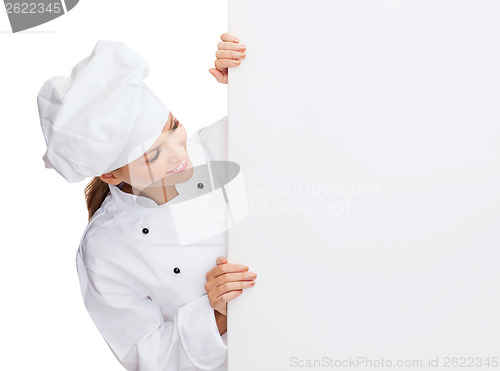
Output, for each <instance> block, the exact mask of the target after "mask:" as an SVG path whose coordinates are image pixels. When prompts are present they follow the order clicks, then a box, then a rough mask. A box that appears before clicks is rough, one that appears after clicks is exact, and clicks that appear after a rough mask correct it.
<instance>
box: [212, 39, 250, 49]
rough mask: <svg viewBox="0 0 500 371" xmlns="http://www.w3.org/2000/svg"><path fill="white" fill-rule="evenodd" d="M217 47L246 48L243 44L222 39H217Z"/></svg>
mask: <svg viewBox="0 0 500 371" xmlns="http://www.w3.org/2000/svg"><path fill="white" fill-rule="evenodd" d="M217 48H218V49H220V50H246V48H247V47H246V46H245V45H243V44H235V43H228V42H224V41H219V43H218V44H217Z"/></svg>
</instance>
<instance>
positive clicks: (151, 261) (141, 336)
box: [38, 41, 248, 371]
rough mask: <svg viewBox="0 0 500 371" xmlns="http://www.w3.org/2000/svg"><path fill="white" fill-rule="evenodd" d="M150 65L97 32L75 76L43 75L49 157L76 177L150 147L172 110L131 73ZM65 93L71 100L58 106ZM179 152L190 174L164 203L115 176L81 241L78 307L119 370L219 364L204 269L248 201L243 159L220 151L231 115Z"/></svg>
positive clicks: (223, 350)
mask: <svg viewBox="0 0 500 371" xmlns="http://www.w3.org/2000/svg"><path fill="white" fill-rule="evenodd" d="M116 64H119V68H118V72H117V69H116V66H115V65H116ZM138 66H139V67H142V69H141V68H138ZM106 69H107V72H108V73H104V72H103V70H104V71H106ZM120 69H121V70H120ZM130 71H134V72H132V73H131V72H130ZM146 75H147V65H146V64H145V62H144V61H143V60H142V59H141V58H140V57H138V55H136V54H135V53H134V52H133V51H131V50H130V49H129V48H128V47H126V46H125V45H124V44H122V43H116V42H110V41H99V42H98V44H97V45H96V47H95V48H94V51H93V52H92V54H91V56H89V57H87V58H86V59H84V60H82V61H81V62H80V63H79V64H78V65H77V66H75V68H74V69H73V72H72V77H71V79H67V78H66V80H62V78H60V80H61V81H59V80H58V79H57V78H53V79H51V80H48V81H47V83H46V84H45V85H44V87H43V88H42V90H41V92H40V94H39V98H38V104H39V110H40V118H41V123H42V129H43V130H44V134H45V137H46V141H47V146H48V150H47V152H46V154H45V155H44V160H45V164H46V167H48V168H54V169H56V170H57V171H58V172H59V173H60V174H61V175H62V176H63V177H65V178H66V179H67V180H68V181H70V182H74V181H78V180H80V179H83V178H85V177H86V176H98V175H100V174H102V173H105V172H106V171H111V170H113V169H115V168H116V166H117V164H118V166H123V165H124V164H125V163H128V162H130V158H129V156H128V154H129V153H130V152H131V151H132V148H137V145H138V144H139V143H140V144H141V145H142V146H144V145H146V147H145V148H148V147H149V146H150V145H151V144H152V143H153V141H154V139H155V137H158V135H159V134H160V132H161V130H162V127H161V126H162V125H161V123H163V125H164V124H165V122H166V117H168V116H165V113H167V114H168V110H165V107H164V106H163V104H161V102H159V100H158V99H157V98H156V97H154V95H153V94H152V92H151V91H150V90H149V89H147V87H146V86H145V85H144V84H143V83H142V82H141V83H139V81H141V80H142V78H144V77H145V76H146ZM95 77H98V79H97V80H95V79H94V80H93V78H95ZM103 79H104V80H106V79H107V82H106V81H104V82H103V81H102V80H103ZM106 84H112V85H114V89H109V87H106ZM96 87H97V91H96ZM120 90H121V92H120ZM82 92H85V94H82ZM96 93H97V94H96ZM99 93H100V94H101V95H100V97H99V99H95V98H93V97H96V96H99ZM130 94H131V95H132V96H130ZM82 97H83V98H82ZM88 97H90V98H88ZM76 98H78V99H76ZM103 98H105V99H103ZM124 98H125V100H124ZM47 102H48V103H47ZM67 102H71V103H72V104H73V105H74V106H75V107H76V108H75V107H72V108H71V107H70V108H69V109H67V110H66V111H64V110H63V108H64V107H65V105H66V106H68V104H67ZM89 102H90V103H89ZM103 102H105V103H103ZM137 102H140V103H137ZM92 105H94V106H92ZM137 105H140V107H136V106H137ZM109 106H111V107H112V109H113V112H116V110H117V109H118V110H119V109H121V110H123V111H124V112H119V113H118V115H119V116H120V118H121V119H122V120H124V121H119V120H116V118H115V116H114V115H113V114H112V113H110V114H107V112H109V111H108V108H109ZM82 107H84V108H85V110H82ZM144 110H146V111H147V112H144ZM75 111H78V112H79V115H75V114H68V113H74V112H75ZM89 112H90V114H86V113H89ZM96 112H99V113H100V114H101V115H100V116H98V115H97V114H96ZM131 112H132V113H131ZM127 113H129V115H128V116H127ZM82 116H83V117H82ZM103 117H104V118H103ZM155 117H156V118H157V120H156V122H155V124H151V121H150V120H151V118H155ZM125 118H128V119H129V121H127V120H126V119H125ZM148 125H149V128H147V127H145V126H148ZM82 126H83V127H84V128H85V129H86V130H82ZM138 126H139V128H138ZM152 126H154V127H152ZM63 129H66V130H63ZM154 133H156V134H154ZM132 134H134V135H132ZM151 135H152V137H150V136H151ZM106 136H108V138H105V137H106ZM68 138H69V140H68ZM64 139H65V140H64ZM106 140H107V142H106ZM68 141H69V142H70V143H71V144H73V145H77V148H76V150H74V151H73V152H72V151H71V150H70V147H68V144H67V143H68ZM82 142H83V143H82ZM110 143H111V144H110ZM75 151H76V153H75ZM78 151H84V152H83V153H78ZM187 152H188V155H189V158H190V159H191V162H192V164H193V174H192V176H191V178H190V179H189V180H188V181H186V182H184V183H181V184H176V185H175V187H176V190H177V192H178V195H177V196H176V197H174V198H173V199H171V200H169V201H168V202H166V203H164V204H161V205H158V204H156V202H155V201H153V200H152V199H150V198H148V197H145V196H141V195H136V194H130V193H126V192H124V191H122V189H121V188H122V186H123V182H122V183H121V184H119V185H117V186H115V185H111V184H108V188H109V191H110V192H109V194H108V195H107V196H106V198H105V199H104V201H103V203H102V204H101V206H100V208H99V209H98V210H97V211H96V212H95V213H94V215H93V216H92V218H91V220H90V221H89V223H88V225H87V226H86V228H85V230H84V233H83V236H82V238H81V241H80V246H79V248H78V250H77V254H76V267H77V272H78V276H79V282H80V288H81V293H82V297H83V301H84V304H85V307H86V308H87V311H88V312H89V315H90V317H91V318H92V320H93V322H94V323H95V325H96V327H97V328H98V330H99V331H100V332H101V334H102V336H103V338H104V340H105V341H106V343H107V344H108V346H109V348H110V349H111V351H112V352H113V354H114V356H115V357H116V358H117V360H118V361H119V362H120V363H121V364H122V365H123V366H124V367H125V369H127V370H137V371H138V370H140V371H160V370H161V371H174V370H175V371H182V370H185V371H188V370H189V371H194V370H216V371H223V370H227V361H226V360H227V332H226V333H224V334H223V335H222V336H221V335H220V334H219V330H218V327H217V323H216V320H215V313H214V309H213V308H212V307H211V305H210V301H209V299H208V295H207V292H206V291H205V289H204V285H205V283H206V273H208V272H209V271H210V270H211V269H213V268H214V267H215V266H216V263H215V262H216V259H217V257H219V256H226V255H227V245H226V243H227V236H226V232H227V229H228V228H231V227H232V226H234V225H235V224H237V223H239V222H240V221H241V220H242V219H243V218H244V216H245V215H246V213H247V210H248V209H247V203H246V197H245V189H244V182H243V179H242V173H241V170H240V168H239V166H238V165H237V164H235V163H233V162H229V161H227V117H224V118H222V119H220V120H218V121H217V122H215V123H213V124H211V125H209V126H206V127H204V128H202V129H200V130H198V131H197V132H195V133H194V134H193V135H192V136H191V137H189V138H188V139H187ZM106 156H107V157H106ZM120 164H121V165H120Z"/></svg>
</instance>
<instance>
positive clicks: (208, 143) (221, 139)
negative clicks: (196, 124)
mask: <svg viewBox="0 0 500 371" xmlns="http://www.w3.org/2000/svg"><path fill="white" fill-rule="evenodd" d="M227 130H228V117H227V116H224V117H222V118H220V119H219V120H217V121H215V122H214V123H212V124H210V125H208V126H205V127H202V128H201V129H199V130H198V131H197V132H196V133H195V134H194V135H195V136H198V137H199V140H200V143H201V145H202V146H203V149H204V151H205V154H206V155H207V156H208V158H209V159H210V160H227Z"/></svg>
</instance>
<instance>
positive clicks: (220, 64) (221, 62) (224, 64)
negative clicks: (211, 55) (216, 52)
mask: <svg viewBox="0 0 500 371" xmlns="http://www.w3.org/2000/svg"><path fill="white" fill-rule="evenodd" d="M240 63H241V61H239V60H235V59H216V60H215V68H217V69H218V70H219V71H221V72H225V69H226V68H228V67H237V66H239V65H240Z"/></svg>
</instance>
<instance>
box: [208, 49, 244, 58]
mask: <svg viewBox="0 0 500 371" xmlns="http://www.w3.org/2000/svg"><path fill="white" fill-rule="evenodd" d="M215 56H216V57H217V58H219V59H243V58H245V57H246V54H245V53H243V52H238V51H236V50H217V51H216V52H215Z"/></svg>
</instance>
